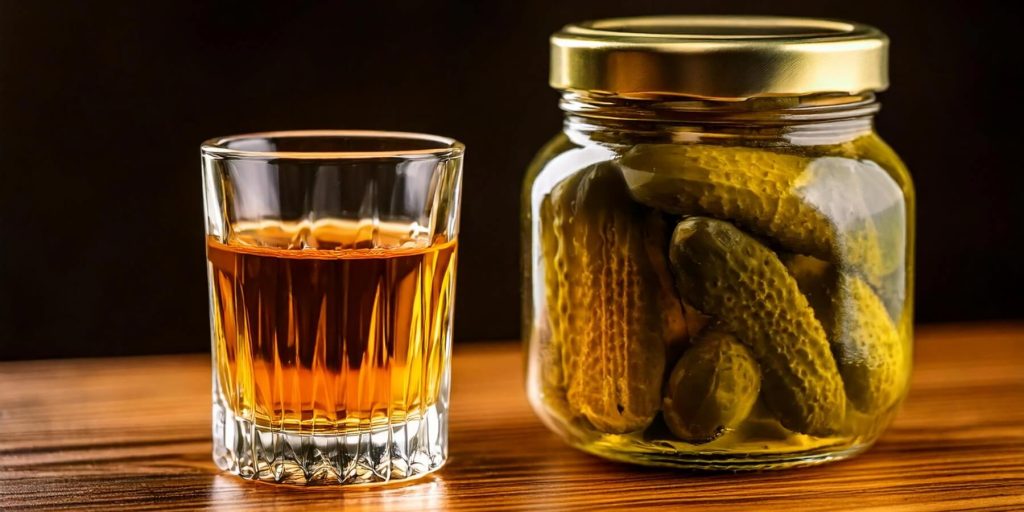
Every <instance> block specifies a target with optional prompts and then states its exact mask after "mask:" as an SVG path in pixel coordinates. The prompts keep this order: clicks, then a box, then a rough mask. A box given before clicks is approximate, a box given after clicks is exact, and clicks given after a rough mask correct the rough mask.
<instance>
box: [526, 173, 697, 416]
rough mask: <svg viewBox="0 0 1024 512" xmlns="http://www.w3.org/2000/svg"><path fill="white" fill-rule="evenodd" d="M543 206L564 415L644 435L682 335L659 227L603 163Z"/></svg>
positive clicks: (658, 220)
mask: <svg viewBox="0 0 1024 512" xmlns="http://www.w3.org/2000/svg"><path fill="white" fill-rule="evenodd" d="M550 204H551V206H550V215H551V217H552V221H553V222H551V223H550V224H545V226H544V228H545V229H550V230H551V232H550V233H546V234H544V235H543V236H544V237H545V238H546V239H548V241H546V242H545V243H544V249H545V254H544V257H545V258H546V259H547V260H548V261H547V262H546V272H547V271H548V270H552V271H553V272H551V273H552V274H554V276H548V277H547V278H546V279H545V284H546V286H548V287H549V289H548V291H547V294H548V300H549V304H548V308H549V310H550V311H552V313H551V317H556V316H557V317H559V319H558V320H555V321H553V322H552V337H553V339H554V340H555V341H554V345H557V346H560V347H561V355H560V359H561V364H562V371H563V376H562V379H563V381H564V385H565V388H566V398H567V401H568V404H569V408H570V410H571V411H572V413H573V414H575V415H576V416H581V417H583V418H586V420H588V421H589V422H590V423H591V424H593V425H594V427H595V428H597V429H598V430H600V431H603V432H606V433H612V434H621V433H626V432H632V431H636V430H640V429H643V428H644V427H646V426H647V425H648V424H649V423H650V422H651V420H652V419H653V418H654V416H655V414H657V412H658V409H659V406H660V402H661V393H660V390H661V384H662V379H663V378H664V371H665V353H666V347H667V346H671V345H674V344H677V343H679V340H680V339H681V338H684V337H685V335H686V330H685V320H684V319H683V312H682V306H681V305H680V303H679V300H678V299H677V298H676V292H675V290H674V287H673V285H672V282H673V281H672V277H671V274H670V273H669V271H668V264H667V262H666V261H665V256H664V253H665V249H664V248H665V245H666V239H665V236H666V233H665V229H666V227H665V224H664V220H663V219H662V218H661V214H659V213H657V212H653V211H651V210H649V209H647V208H645V207H643V206H641V205H638V204H636V203H635V202H633V201H632V200H631V199H630V197H629V194H628V191H627V190H626V188H625V183H624V182H623V180H622V177H621V175H620V174H619V172H618V170H617V169H615V168H613V167H610V166H605V165H598V166H594V167H591V168H589V169H587V170H584V171H581V172H578V173H576V174H575V175H573V176H571V177H570V178H568V179H566V180H564V181H562V182H561V183H559V184H558V185H556V186H555V187H554V189H553V190H552V192H551V196H550ZM552 246H554V247H555V252H554V253H553V254H552V253H551V252H549V251H550V249H551V247H552Z"/></svg>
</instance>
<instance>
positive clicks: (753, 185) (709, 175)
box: [620, 144, 906, 287]
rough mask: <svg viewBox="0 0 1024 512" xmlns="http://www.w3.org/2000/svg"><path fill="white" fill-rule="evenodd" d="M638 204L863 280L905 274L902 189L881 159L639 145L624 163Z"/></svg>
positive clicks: (875, 280)
mask: <svg viewBox="0 0 1024 512" xmlns="http://www.w3.org/2000/svg"><path fill="white" fill-rule="evenodd" d="M620 164H621V166H622V172H623V175H624V177H625V179H626V182H627V184H628V185H629V188H630V193H631V194H632V195H633V197H634V198H635V199H636V200H637V201H639V202H641V203H643V204H646V205H648V206H651V207H654V208H657V209H659V210H663V211H666V212H669V213H674V214H682V215H707V216H711V217H715V218H720V219H724V220H729V221H732V222H734V223H736V224H737V225H738V226H740V227H742V228H745V229H749V230H750V231H752V232H754V233H757V234H759V235H762V236H766V237H769V238H770V239H772V240H773V241H774V242H776V243H778V244H779V245H781V246H782V247H784V248H786V249H787V250H789V251H792V252H796V253H801V254H808V255H812V256H816V257H818V258H821V259H824V260H828V261H831V262H833V263H836V264H838V265H840V266H841V267H844V268H847V267H849V268H851V269H855V270H856V271H858V272H860V273H862V274H863V275H864V276H865V277H866V278H867V279H868V281H869V282H870V283H871V284H872V285H873V286H876V287H877V286H880V285H881V284H882V282H883V279H884V277H885V276H887V275H889V274H891V273H893V272H902V268H903V260H904V254H905V249H906V241H905V230H906V214H905V211H904V205H903V195H902V194H903V192H902V191H901V190H900V188H899V186H898V185H897V184H896V182H895V181H893V179H892V178H891V177H890V176H889V175H888V173H886V171H885V170H883V169H882V168H880V167H878V165H876V164H874V163H873V162H867V161H864V162H862V161H857V160H853V159H850V158H841V157H820V158H811V157H807V156H803V155H797V154H786V153H776V152H772V151H769V150H765V149H763V148H746V147H728V146H714V145H706V144H684V145H678V144H647V145H638V146H636V147H634V148H633V149H632V150H630V151H629V152H627V153H626V154H625V155H623V157H622V158H621V160H620Z"/></svg>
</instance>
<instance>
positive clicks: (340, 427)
mask: <svg viewBox="0 0 1024 512" xmlns="http://www.w3.org/2000/svg"><path fill="white" fill-rule="evenodd" d="M335 231H337V230H335ZM283 234H287V230H282V229H281V228H280V227H273V226H272V227H261V228H259V229H253V230H248V231H241V232H237V233H234V234H233V236H232V238H231V241H229V242H228V243H227V244H225V243H222V242H220V241H218V240H216V239H214V238H213V237H210V238H209V239H208V240H207V256H208V260H209V268H210V286H211V297H212V309H213V311H212V314H213V316H212V318H213V320H212V321H213V324H214V325H213V336H214V340H213V344H214V350H215V351H216V357H215V361H217V363H216V364H217V368H216V373H217V384H218V386H217V387H218V388H219V393H220V394H221V396H222V400H223V401H224V402H225V403H227V404H228V406H229V407H230V408H231V409H232V410H233V412H234V413H235V414H236V415H238V416H240V417H242V418H245V419H248V420H251V421H252V422H254V423H255V424H256V425H258V426H261V427H269V428H272V429H283V430H286V431H294V432H302V433H341V432H346V431H351V430H353V429H366V428H372V427H377V426H381V425H386V424H388V423H389V422H403V421H406V420H415V419H420V418H421V417H422V416H423V415H424V414H425V411H426V410H427V409H428V408H430V407H431V406H433V405H434V404H435V402H436V401H437V400H438V395H439V391H440V390H441V388H442V386H443V385H444V383H443V380H444V379H445V372H444V368H445V367H446V365H447V358H448V357H449V354H450V347H449V345H450V342H449V338H450V316H451V315H450V310H451V308H452V301H453V299H454V296H453V293H454V281H455V260H456V242H455V240H450V241H445V240H440V241H437V240H435V241H433V243H431V244H425V243H424V244H416V243H411V242H410V243H406V244H404V245H403V246H401V248H398V249H370V248H351V247H346V244H343V243H332V242H331V241H332V240H334V241H336V242H337V241H340V240H347V239H348V238H353V239H354V238H358V237H346V234H345V233H321V236H320V237H317V236H315V235H316V233H312V234H310V233H306V234H305V235H304V236H303V243H301V244H298V246H297V247H296V244H291V245H289V244H286V243H282V240H288V239H294V237H288V236H283ZM312 247H316V248H312Z"/></svg>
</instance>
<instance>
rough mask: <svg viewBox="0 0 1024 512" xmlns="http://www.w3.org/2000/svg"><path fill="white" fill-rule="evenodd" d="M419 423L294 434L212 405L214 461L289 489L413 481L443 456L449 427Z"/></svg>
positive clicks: (433, 410)
mask: <svg viewBox="0 0 1024 512" xmlns="http://www.w3.org/2000/svg"><path fill="white" fill-rule="evenodd" d="M439 409H440V408H439V407H437V406H436V405H435V406H432V407H430V408H428V409H427V410H426V413H425V414H424V416H423V418H421V419H415V420H409V421H406V422H403V423H391V424H390V425H388V426H385V427H378V428H373V429H367V430H365V431H360V432H354V433H352V434H341V435H338V434H299V433H294V432H287V431H280V430H274V429H271V428H268V427H263V426H259V425H256V424H255V423H253V422H252V421H250V420H248V419H245V418H242V417H240V416H238V415H236V414H235V413H234V412H233V411H231V410H230V409H229V408H227V407H225V406H223V405H221V404H218V403H214V405H213V460H214V462H215V463H216V464H217V467H219V468H220V469H222V470H224V471H229V472H231V473H233V474H235V475H238V476H240V477H242V478H246V479H249V480H259V481H263V482H271V483H281V484H291V485H367V484H383V483H388V482H399V481H403V480H412V479H415V478H419V477H422V476H424V475H427V474H428V473H431V472H433V471H436V470H438V469H440V468H441V466H442V465H444V463H445V460H446V459H447V457H448V422H447V418H446V415H445V414H444V413H443V411H441V410H439Z"/></svg>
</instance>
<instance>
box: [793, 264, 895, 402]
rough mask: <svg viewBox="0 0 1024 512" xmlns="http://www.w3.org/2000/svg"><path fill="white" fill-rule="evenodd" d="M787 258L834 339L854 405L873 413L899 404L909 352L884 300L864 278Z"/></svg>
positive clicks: (836, 356) (844, 381)
mask: <svg viewBox="0 0 1024 512" xmlns="http://www.w3.org/2000/svg"><path fill="white" fill-rule="evenodd" d="M784 260H785V262H786V267H787V268H788V269H789V271H790V273H791V274H792V275H793V277H794V278H795V279H796V281H797V285H798V286H799V287H800V290H801V291H802V292H803V293H804V294H805V295H806V296H807V298H808V301H809V302H810V304H811V306H812V307H813V308H814V310H815V314H816V315H817V316H818V318H819V319H820V320H821V323H822V326H823V327H824V328H825V332H826V334H827V335H828V337H829V339H831V340H832V352H833V354H834V355H835V359H836V363H837V365H838V367H839V373H840V375H841V376H842V378H843V385H844V387H845V389H846V396H847V398H849V400H850V403H851V404H853V406H854V408H856V409H857V410H858V411H860V412H863V413H867V414H874V413H877V412H881V411H884V410H885V409H887V408H888V407H890V406H891V405H893V404H894V403H896V401H897V400H899V398H900V396H902V395H903V391H904V388H905V386H906V378H907V376H906V372H905V371H904V368H905V367H906V354H905V353H904V348H903V341H902V339H901V338H900V335H899V332H898V331H897V330H896V326H895V325H894V324H893V322H892V320H891V319H890V318H889V314H888V312H887V311H886V308H885V305H884V304H883V303H882V300H881V299H879V297H878V295H876V294H875V292H874V290H872V289H871V287H870V286H868V284H867V283H865V282H864V280H863V279H861V278H860V277H858V276H856V275H849V274H846V273H841V272H837V271H836V269H835V267H833V266H832V265H830V264H828V263H827V262H824V261H821V260H817V259H815V258H811V257H809V256H800V255H791V256H787V257H785V258H784Z"/></svg>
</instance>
